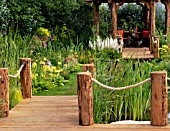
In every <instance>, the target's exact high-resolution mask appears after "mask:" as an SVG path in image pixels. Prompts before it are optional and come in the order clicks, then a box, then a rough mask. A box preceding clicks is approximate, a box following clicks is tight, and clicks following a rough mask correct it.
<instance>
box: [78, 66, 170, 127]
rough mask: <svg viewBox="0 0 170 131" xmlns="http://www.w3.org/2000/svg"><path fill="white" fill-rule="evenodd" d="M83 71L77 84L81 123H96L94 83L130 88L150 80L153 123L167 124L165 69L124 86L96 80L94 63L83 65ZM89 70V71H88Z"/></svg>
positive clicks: (104, 86) (118, 88) (154, 124)
mask: <svg viewBox="0 0 170 131" xmlns="http://www.w3.org/2000/svg"><path fill="white" fill-rule="evenodd" d="M83 69H84V70H83V72H80V73H78V74H77V85H78V104H79V105H78V106H79V125H83V126H91V125H93V123H94V121H93V120H94V118H93V114H94V112H93V85H92V84H93V83H96V84H98V85H99V86H102V87H103V88H106V89H109V90H123V89H130V88H133V87H136V86H140V85H142V84H144V83H146V82H148V81H151V82H150V83H151V84H150V88H149V89H150V90H151V99H150V102H151V111H150V113H151V114H150V117H151V125H153V126H166V125H168V121H167V115H166V114H167V112H168V102H167V101H168V88H167V80H170V78H167V72H165V71H154V72H151V74H150V76H151V77H150V78H147V79H146V80H144V81H142V82H139V83H137V84H134V85H130V86H124V87H111V86H107V85H104V84H102V83H100V82H99V81H97V80H96V78H95V77H94V75H93V74H94V72H95V69H93V66H92V64H91V65H87V66H86V67H85V66H84V67H83ZM85 69H86V70H85ZM87 70H89V72H86V71H87ZM103 78H104V77H103Z"/></svg>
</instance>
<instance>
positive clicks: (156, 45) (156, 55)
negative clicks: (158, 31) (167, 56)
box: [153, 37, 159, 58]
mask: <svg viewBox="0 0 170 131" xmlns="http://www.w3.org/2000/svg"><path fill="white" fill-rule="evenodd" d="M153 47H154V48H153V56H154V58H159V37H154V41H153Z"/></svg>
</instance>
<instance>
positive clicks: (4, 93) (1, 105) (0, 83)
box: [0, 68, 9, 117]
mask: <svg viewBox="0 0 170 131" xmlns="http://www.w3.org/2000/svg"><path fill="white" fill-rule="evenodd" d="M0 111H2V112H0V117H7V116H8V114H9V82H8V69H7V68H1V69H0Z"/></svg>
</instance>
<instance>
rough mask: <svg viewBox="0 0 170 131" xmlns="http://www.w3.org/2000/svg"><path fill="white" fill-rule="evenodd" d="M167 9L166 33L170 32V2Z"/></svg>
mask: <svg viewBox="0 0 170 131" xmlns="http://www.w3.org/2000/svg"><path fill="white" fill-rule="evenodd" d="M165 7H166V33H168V32H170V2H167V3H166V4H165Z"/></svg>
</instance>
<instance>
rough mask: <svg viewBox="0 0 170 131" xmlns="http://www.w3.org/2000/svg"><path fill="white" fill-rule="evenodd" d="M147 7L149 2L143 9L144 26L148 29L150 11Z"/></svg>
mask: <svg viewBox="0 0 170 131" xmlns="http://www.w3.org/2000/svg"><path fill="white" fill-rule="evenodd" d="M149 9H150V5H149V4H147V5H146V4H145V9H144V12H145V15H146V16H145V18H146V20H145V26H146V28H148V29H149V25H150V23H149V22H150V12H149Z"/></svg>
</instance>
